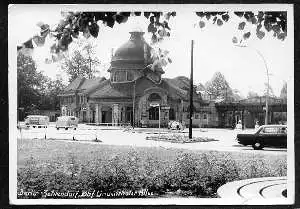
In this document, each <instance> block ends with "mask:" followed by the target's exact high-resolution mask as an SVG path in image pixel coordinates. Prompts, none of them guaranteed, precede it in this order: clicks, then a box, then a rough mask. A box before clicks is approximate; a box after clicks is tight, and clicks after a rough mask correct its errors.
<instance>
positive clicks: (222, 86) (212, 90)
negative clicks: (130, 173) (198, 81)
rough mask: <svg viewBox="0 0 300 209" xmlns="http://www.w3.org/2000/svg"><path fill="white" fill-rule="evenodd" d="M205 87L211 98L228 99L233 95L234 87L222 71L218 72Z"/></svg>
mask: <svg viewBox="0 0 300 209" xmlns="http://www.w3.org/2000/svg"><path fill="white" fill-rule="evenodd" d="M205 89H206V91H207V93H208V94H209V95H210V96H211V99H228V98H230V97H231V96H232V89H231V88H230V86H229V84H228V82H227V81H226V79H225V77H224V75H223V74H222V73H220V72H216V73H215V74H214V75H213V77H212V79H211V80H210V81H208V82H207V83H206V84H205Z"/></svg>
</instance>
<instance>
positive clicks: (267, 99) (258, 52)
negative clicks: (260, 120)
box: [234, 45, 270, 125]
mask: <svg viewBox="0 0 300 209" xmlns="http://www.w3.org/2000/svg"><path fill="white" fill-rule="evenodd" d="M234 46H237V47H242V48H246V47H247V48H250V49H253V50H254V51H255V52H256V53H257V54H258V55H259V56H260V57H261V59H262V60H263V62H264V65H265V69H266V73H267V85H268V86H267V95H266V117H265V125H268V114H269V88H270V79H269V69H268V65H267V61H266V59H265V58H264V56H263V55H262V53H261V52H260V51H259V50H258V49H255V48H252V47H249V46H246V45H234Z"/></svg>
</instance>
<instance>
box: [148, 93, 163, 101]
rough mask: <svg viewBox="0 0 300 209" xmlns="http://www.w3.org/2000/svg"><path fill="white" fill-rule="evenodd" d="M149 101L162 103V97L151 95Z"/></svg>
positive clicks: (155, 94)
mask: <svg viewBox="0 0 300 209" xmlns="http://www.w3.org/2000/svg"><path fill="white" fill-rule="evenodd" d="M148 100H149V101H160V100H161V97H160V96H159V94H157V93H152V94H150V96H149V98H148Z"/></svg>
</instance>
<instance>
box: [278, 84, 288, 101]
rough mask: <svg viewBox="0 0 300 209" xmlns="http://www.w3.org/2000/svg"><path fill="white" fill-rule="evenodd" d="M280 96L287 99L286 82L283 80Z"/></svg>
mask: <svg viewBox="0 0 300 209" xmlns="http://www.w3.org/2000/svg"><path fill="white" fill-rule="evenodd" d="M280 98H282V99H287V82H285V83H284V84H283V86H282V88H281V91H280Z"/></svg>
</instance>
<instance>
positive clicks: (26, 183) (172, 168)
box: [18, 146, 287, 198]
mask: <svg viewBox="0 0 300 209" xmlns="http://www.w3.org/2000/svg"><path fill="white" fill-rule="evenodd" d="M100 151H101V152H94V151H93V150H92V151H89V152H86V154H85V158H83V157H82V156H80V155H79V154H78V153H79V151H78V153H76V151H72V152H71V151H70V153H71V154H67V156H64V158H62V157H61V156H63V155H58V156H56V158H53V157H52V158H50V159H47V160H36V159H34V158H33V157H32V156H31V157H30V158H29V159H28V160H27V162H26V163H25V164H24V166H23V167H19V168H18V190H21V189H23V190H24V191H31V190H34V191H43V190H49V191H50V190H55V191H59V192H66V191H93V190H96V191H100V192H101V191H102V192H118V191H139V190H142V189H147V190H148V191H149V192H153V193H154V194H156V195H163V194H166V193H171V194H172V193H173V194H174V195H175V194H176V195H182V196H198V197H215V195H216V191H217V189H218V188H219V187H220V186H221V185H223V184H225V183H227V182H230V181H234V180H239V179H246V178H254V177H264V176H285V175H286V172H287V171H286V170H287V168H286V158H285V157H278V159H276V158H274V157H273V156H272V157H266V156H252V157H251V155H249V154H248V155H247V154H236V153H232V154H230V153H225V152H204V153H203V152H200V153H199V152H192V151H188V150H185V151H182V150H177V149H174V150H172V149H171V150H166V149H164V150H162V149H153V148H137V149H133V148H126V149H123V148H122V149H119V148H118V147H117V146H115V147H110V148H105V147H102V149H100ZM20 198H24V197H23V196H20ZM35 198H43V197H42V196H37V197H35Z"/></svg>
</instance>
